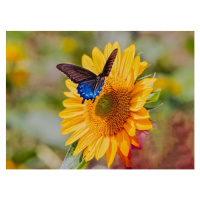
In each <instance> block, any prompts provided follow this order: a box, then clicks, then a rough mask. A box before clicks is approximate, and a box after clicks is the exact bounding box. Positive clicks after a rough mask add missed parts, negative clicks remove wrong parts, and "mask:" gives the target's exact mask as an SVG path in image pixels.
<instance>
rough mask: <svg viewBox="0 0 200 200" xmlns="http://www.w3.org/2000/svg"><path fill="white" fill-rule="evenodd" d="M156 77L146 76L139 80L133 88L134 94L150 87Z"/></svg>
mask: <svg viewBox="0 0 200 200" xmlns="http://www.w3.org/2000/svg"><path fill="white" fill-rule="evenodd" d="M156 80H157V79H156V78H144V79H142V80H141V81H138V82H137V83H136V84H135V85H134V88H133V92H132V95H134V94H136V93H137V92H140V91H141V90H144V89H147V88H150V87H151V86H152V84H153V83H154V82H155V81H156Z"/></svg>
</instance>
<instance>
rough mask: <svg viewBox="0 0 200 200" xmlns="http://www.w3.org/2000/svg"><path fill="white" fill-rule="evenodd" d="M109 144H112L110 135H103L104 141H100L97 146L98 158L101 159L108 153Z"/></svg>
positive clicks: (96, 154)
mask: <svg viewBox="0 0 200 200" xmlns="http://www.w3.org/2000/svg"><path fill="white" fill-rule="evenodd" d="M109 145H110V137H103V140H102V142H100V143H99V145H98V146H97V148H96V153H95V156H96V159H97V160H99V159H100V158H101V157H102V156H103V155H104V154H105V153H106V151H107V150H108V147H109Z"/></svg>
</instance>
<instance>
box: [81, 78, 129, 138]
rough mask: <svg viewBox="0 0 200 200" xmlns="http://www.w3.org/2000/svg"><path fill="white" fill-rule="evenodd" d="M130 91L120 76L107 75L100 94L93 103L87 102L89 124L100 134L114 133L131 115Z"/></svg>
mask: <svg viewBox="0 0 200 200" xmlns="http://www.w3.org/2000/svg"><path fill="white" fill-rule="evenodd" d="M130 99H131V97H130V93H129V92H128V89H127V85H126V82H125V81H124V80H123V79H122V78H120V77H106V80H105V84H104V86H103V89H102V91H101V92H100V95H99V96H98V97H97V98H96V100H95V102H94V103H93V102H92V101H91V100H89V101H87V102H86V112H85V117H86V121H87V124H88V126H89V127H90V129H91V130H92V131H94V133H96V134H99V135H114V134H116V133H117V132H118V131H120V130H121V129H122V128H123V126H124V123H125V121H126V120H127V119H128V118H129V116H130Z"/></svg>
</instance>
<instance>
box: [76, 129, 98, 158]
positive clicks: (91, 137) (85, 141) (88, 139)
mask: <svg viewBox="0 0 200 200" xmlns="http://www.w3.org/2000/svg"><path fill="white" fill-rule="evenodd" d="M95 140H97V136H96V134H94V133H92V132H88V133H86V134H85V135H84V136H83V137H81V138H80V139H79V141H78V145H77V147H76V149H75V151H74V154H73V156H75V155H76V154H78V153H80V152H81V151H83V149H85V148H86V147H87V146H89V145H90V144H91V143H93V142H94V141H95Z"/></svg>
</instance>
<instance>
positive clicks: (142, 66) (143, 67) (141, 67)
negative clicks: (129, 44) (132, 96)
mask: <svg viewBox="0 0 200 200" xmlns="http://www.w3.org/2000/svg"><path fill="white" fill-rule="evenodd" d="M147 65H148V62H146V61H143V62H141V63H140V67H139V72H138V76H140V74H142V73H143V71H144V70H145V69H146V68H147Z"/></svg>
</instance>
